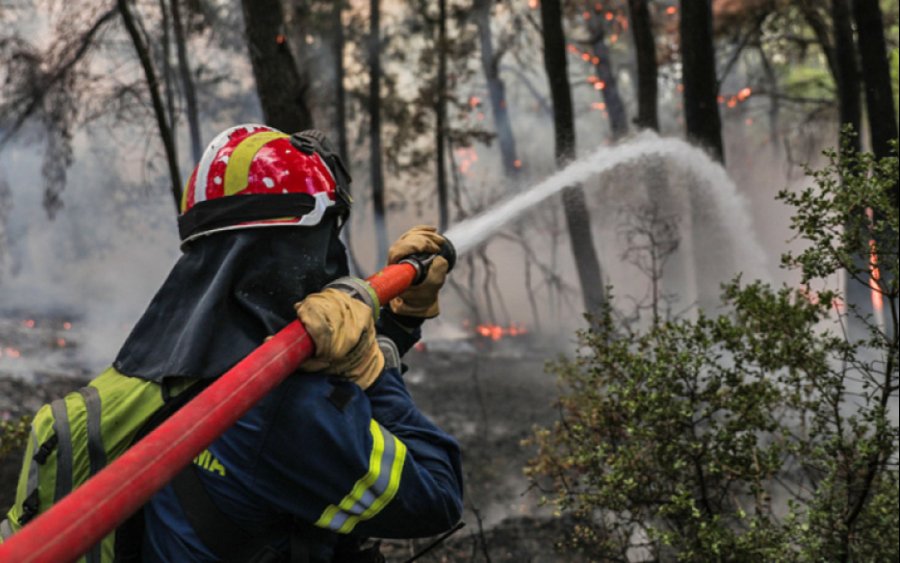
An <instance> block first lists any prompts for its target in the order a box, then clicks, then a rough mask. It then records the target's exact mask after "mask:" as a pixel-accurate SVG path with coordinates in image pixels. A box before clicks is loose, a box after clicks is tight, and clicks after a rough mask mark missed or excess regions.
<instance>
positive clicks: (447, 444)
mask: <svg viewBox="0 0 900 563" xmlns="http://www.w3.org/2000/svg"><path fill="white" fill-rule="evenodd" d="M194 465H195V466H196V468H197V470H198V473H199V474H200V477H201V479H202V481H203V484H204V485H205V487H206V489H207V490H208V491H209V494H210V496H211V497H212V500H213V501H214V502H215V504H216V505H217V506H218V508H219V509H220V510H222V511H223V512H224V513H225V514H228V515H229V516H230V517H231V518H232V519H233V521H234V522H235V523H236V524H238V525H240V526H241V527H243V528H244V529H246V530H247V531H249V532H251V533H261V532H262V531H263V530H266V529H271V527H272V526H273V525H276V524H277V523H278V522H280V521H283V520H284V518H285V517H286V516H288V515H290V516H294V517H297V518H299V520H301V521H302V522H306V523H307V524H308V525H310V526H311V529H315V530H318V531H320V532H321V533H320V534H319V535H318V539H317V540H316V545H313V546H311V547H310V549H311V552H312V555H313V560H315V561H320V560H321V561H328V560H330V558H331V555H330V554H331V552H332V550H333V548H334V544H335V542H336V541H337V538H338V536H339V535H345V534H353V535H356V536H360V537H379V538H411V537H422V536H429V535H434V534H437V533H439V532H442V531H444V530H447V529H449V528H450V527H452V526H453V525H454V524H455V523H456V522H457V521H458V520H459V518H460V516H461V513H462V471H461V467H460V453H459V447H458V445H457V443H456V442H455V441H454V439H453V438H452V437H450V436H449V435H448V434H446V433H444V432H443V431H442V430H440V429H439V428H438V427H437V426H435V425H434V424H433V423H432V422H431V421H429V420H428V419H427V418H426V417H425V416H424V415H423V414H422V413H421V412H419V410H418V409H417V408H416V406H415V405H414V404H413V401H412V398H411V397H410V395H409V392H408V391H407V389H406V387H405V385H404V383H403V380H402V378H401V375H400V370H399V369H398V366H397V365H388V366H386V368H385V370H384V371H383V373H382V374H381V377H380V378H379V379H378V380H377V381H376V382H375V383H374V384H373V385H372V386H371V387H370V388H369V389H367V390H366V391H363V390H361V389H360V388H359V387H357V386H356V385H355V384H353V383H350V382H348V381H346V380H344V379H341V378H337V377H333V376H328V375H324V374H304V373H296V374H294V375H292V376H290V377H288V378H287V379H286V380H285V381H284V382H283V383H282V384H281V385H280V386H279V387H277V388H276V389H275V390H274V391H273V392H272V393H270V394H269V395H268V396H267V397H266V398H264V399H263V400H262V401H261V402H260V403H259V404H258V405H256V406H255V407H254V408H253V409H252V410H250V411H249V412H248V413H247V414H246V415H245V416H244V417H243V418H241V419H240V420H239V421H238V423H237V424H236V425H235V426H234V427H233V428H231V429H230V430H228V431H227V432H226V433H225V434H223V435H222V437H221V438H219V439H218V440H216V441H215V442H214V443H213V444H212V445H211V446H210V447H209V448H208V449H207V450H206V451H204V452H203V453H201V455H200V456H198V457H197V458H196V459H195V460H194ZM144 516H145V522H146V528H145V538H144V542H143V543H144V548H143V549H144V560H146V561H154V560H155V561H216V560H217V559H216V557H215V556H214V554H213V553H212V552H211V551H210V550H209V549H208V548H207V547H206V546H204V545H203V543H202V542H201V541H200V539H199V538H198V537H197V535H196V534H195V533H194V530H193V529H192V527H191V526H190V524H189V523H188V521H187V520H186V518H185V516H184V513H183V511H182V509H181V505H180V504H179V501H178V499H177V497H176V496H175V493H174V492H173V490H172V488H171V486H168V487H166V488H165V489H163V490H161V491H160V492H159V493H157V494H156V495H155V496H154V497H153V498H152V499H151V501H150V503H149V504H148V505H147V507H146V508H145V514H144ZM274 543H275V547H276V548H277V549H279V550H285V551H286V550H287V549H288V547H287V546H288V540H287V537H285V538H284V539H283V540H281V541H277V542H274Z"/></svg>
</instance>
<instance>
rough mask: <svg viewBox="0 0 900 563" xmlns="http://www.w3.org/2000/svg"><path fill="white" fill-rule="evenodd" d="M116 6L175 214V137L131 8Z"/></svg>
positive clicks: (124, 4) (177, 202) (178, 191)
mask: <svg viewBox="0 0 900 563" xmlns="http://www.w3.org/2000/svg"><path fill="white" fill-rule="evenodd" d="M117 6H118V8H119V14H121V16H122V21H123V22H124V23H125V30H126V31H127V32H128V36H129V37H130V38H131V43H132V44H133V45H134V50H135V52H136V53H137V56H138V60H139V61H140V63H141V68H142V69H143V71H144V78H145V79H146V81H147V90H148V91H149V92H150V101H151V103H152V104H153V114H154V115H155V116H156V125H157V127H158V128H159V137H160V139H161V140H162V143H163V148H164V149H165V152H166V162H167V164H168V166H169V179H170V180H171V182H172V185H171V191H172V198H173V199H174V200H175V212H176V213H180V212H181V172H179V170H178V155H177V154H176V151H175V137H174V135H173V134H172V128H171V127H169V121H168V119H167V118H166V108H165V105H164V104H163V100H162V96H161V95H160V92H159V80H158V79H157V77H156V70H155V69H154V68H153V61H152V60H151V58H150V49H149V48H148V47H147V43H146V42H145V41H144V37H143V36H142V35H141V32H140V30H139V29H138V24H137V22H136V21H135V18H134V14H132V13H131V7H130V6H129V5H128V0H118V2H117Z"/></svg>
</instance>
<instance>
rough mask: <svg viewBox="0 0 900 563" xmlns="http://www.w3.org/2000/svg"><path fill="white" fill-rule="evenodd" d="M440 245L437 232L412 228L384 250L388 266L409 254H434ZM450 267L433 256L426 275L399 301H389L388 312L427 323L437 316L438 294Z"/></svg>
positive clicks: (405, 292)
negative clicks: (419, 319) (426, 320)
mask: <svg viewBox="0 0 900 563" xmlns="http://www.w3.org/2000/svg"><path fill="white" fill-rule="evenodd" d="M442 244H444V237H442V236H441V235H439V234H438V232H437V229H435V228H434V227H429V226H425V225H420V226H418V227H413V228H412V229H410V230H408V231H406V232H405V233H403V234H402V235H401V236H400V238H399V239H397V242H395V243H394V244H392V245H391V248H390V249H389V250H388V264H396V263H397V262H399V261H400V260H402V259H404V258H406V257H407V256H410V255H412V254H437V253H438V252H440V251H441V245H442ZM449 269H450V264H449V263H448V262H447V260H446V259H445V258H444V257H443V256H435V258H434V260H432V262H431V265H430V266H429V267H428V275H427V276H426V277H425V279H424V280H423V281H422V283H419V284H416V285H414V286H412V287H410V288H409V289H407V290H406V291H404V292H403V293H401V294H400V296H399V297H396V298H394V299H392V300H391V310H392V311H393V312H395V313H397V314H398V315H405V316H408V317H419V318H423V319H431V318H434V317H436V316H438V314H439V313H440V306H439V305H438V292H439V291H440V290H441V287H443V285H444V281H445V280H446V279H447V271H448V270H449Z"/></svg>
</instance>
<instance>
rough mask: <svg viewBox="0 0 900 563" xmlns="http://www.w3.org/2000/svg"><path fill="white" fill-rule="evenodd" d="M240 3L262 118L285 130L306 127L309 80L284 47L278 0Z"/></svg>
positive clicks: (309, 117)
mask: <svg viewBox="0 0 900 563" xmlns="http://www.w3.org/2000/svg"><path fill="white" fill-rule="evenodd" d="M241 5H242V7H243V12H244V28H245V31H246V35H247V48H248V50H249V52H250V63H251V65H252V66H253V76H254V78H256V92H257V94H258V95H259V103H260V105H261V106H262V111H263V119H264V121H265V122H266V124H267V125H269V126H271V127H275V128H276V129H280V130H282V131H285V132H287V133H292V132H295V131H302V130H304V129H310V128H311V127H312V126H313V120H312V113H311V112H310V108H309V105H308V102H307V94H308V89H309V84H308V83H307V81H306V80H305V79H304V77H303V75H301V74H300V71H299V70H298V68H297V64H296V61H295V60H294V56H293V54H291V50H290V48H289V47H288V44H287V37H286V34H285V25H284V12H283V11H282V7H281V2H280V0H241Z"/></svg>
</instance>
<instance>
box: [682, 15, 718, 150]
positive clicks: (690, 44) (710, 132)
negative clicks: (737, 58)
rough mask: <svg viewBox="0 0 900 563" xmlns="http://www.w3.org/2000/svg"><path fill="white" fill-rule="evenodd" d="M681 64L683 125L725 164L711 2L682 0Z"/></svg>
mask: <svg viewBox="0 0 900 563" xmlns="http://www.w3.org/2000/svg"><path fill="white" fill-rule="evenodd" d="M680 3H681V20H680V21H679V24H678V26H679V35H680V38H681V64H682V73H683V83H684V122H685V126H686V129H687V136H688V138H689V139H690V140H691V141H693V142H696V143H697V144H699V145H702V146H703V147H704V148H705V149H707V150H708V151H710V152H711V154H712V155H713V157H714V158H715V159H716V160H718V161H719V162H725V150H724V148H723V146H722V120H721V118H720V117H719V104H718V101H717V99H716V98H717V96H718V94H719V92H718V81H717V79H716V48H715V45H714V43H713V26H712V4H711V0H680Z"/></svg>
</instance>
